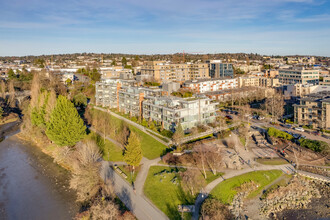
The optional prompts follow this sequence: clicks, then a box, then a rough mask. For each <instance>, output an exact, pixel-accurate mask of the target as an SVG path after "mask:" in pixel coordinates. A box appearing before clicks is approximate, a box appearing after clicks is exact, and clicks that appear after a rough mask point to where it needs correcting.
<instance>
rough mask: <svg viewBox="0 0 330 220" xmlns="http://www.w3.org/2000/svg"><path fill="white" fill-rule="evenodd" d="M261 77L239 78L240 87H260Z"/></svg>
mask: <svg viewBox="0 0 330 220" xmlns="http://www.w3.org/2000/svg"><path fill="white" fill-rule="evenodd" d="M259 78H260V77H239V78H238V87H239V88H241V87H247V86H248V87H249V86H252V87H258V86H259Z"/></svg>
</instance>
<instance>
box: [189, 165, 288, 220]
mask: <svg viewBox="0 0 330 220" xmlns="http://www.w3.org/2000/svg"><path fill="white" fill-rule="evenodd" d="M257 170H282V171H283V172H284V173H286V174H291V173H293V172H294V167H293V166H292V165H290V164H284V165H276V166H274V165H260V166H258V167H248V168H245V169H242V170H232V171H231V172H227V173H225V174H224V175H223V176H221V177H219V178H218V179H216V180H214V181H212V182H211V183H209V184H208V185H207V186H206V187H205V188H204V190H203V191H202V192H200V193H199V195H198V197H197V199H196V201H195V212H194V213H193V218H192V219H194V220H197V219H198V217H199V209H200V207H201V205H202V203H203V202H204V200H205V199H206V198H207V197H208V195H209V194H210V192H211V191H212V189H214V188H215V187H216V186H217V185H218V184H219V183H221V182H222V181H224V180H226V179H229V178H232V177H235V176H239V175H242V174H244V173H249V172H253V171H257Z"/></svg>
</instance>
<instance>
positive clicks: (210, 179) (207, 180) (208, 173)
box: [206, 171, 225, 184]
mask: <svg viewBox="0 0 330 220" xmlns="http://www.w3.org/2000/svg"><path fill="white" fill-rule="evenodd" d="M223 174H225V173H217V174H215V175H213V173H212V172H211V171H206V176H207V178H206V183H207V184H209V183H210V182H212V181H213V180H215V179H218V178H219V177H220V176H222V175H223Z"/></svg>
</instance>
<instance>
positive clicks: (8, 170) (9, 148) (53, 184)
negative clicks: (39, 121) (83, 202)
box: [0, 135, 79, 219]
mask: <svg viewBox="0 0 330 220" xmlns="http://www.w3.org/2000/svg"><path fill="white" fill-rule="evenodd" d="M0 145H1V148H0V151H1V152H2V153H1V155H0V156H1V157H2V159H1V161H0V165H1V167H2V168H1V169H0V170H1V172H2V175H0V177H1V180H0V183H2V184H4V185H3V187H0V191H2V195H3V196H2V197H1V201H0V203H1V204H2V206H0V216H4V219H6V217H8V218H9V219H10V218H16V217H18V216H21V217H22V216H24V215H25V214H27V216H34V217H38V216H39V217H41V216H46V215H47V212H48V211H50V212H51V213H53V216H54V217H55V216H67V217H68V216H71V217H70V218H74V216H75V215H76V213H77V212H78V211H79V205H78V203H76V199H75V198H76V192H75V191H74V190H72V189H70V187H69V179H70V172H69V171H68V170H67V169H64V168H63V167H62V166H59V165H58V164H56V163H54V162H53V158H52V157H50V156H49V155H47V154H45V153H44V152H43V151H41V150H40V148H39V147H36V146H35V145H33V144H30V142H26V141H24V140H22V139H20V138H19V137H18V136H17V135H12V136H10V137H8V138H6V139H5V140H4V141H2V142H1V143H0ZM15 161H16V162H15ZM21 182H26V184H24V185H23V186H21V187H19V188H17V186H18V185H17V184H19V183H21ZM19 185H20V184H19ZM31 198H34V199H32V200H31ZM47 204H48V205H47ZM38 207H39V208H40V210H39V208H38ZM56 207H58V208H60V207H62V208H60V209H59V210H57V211H56ZM29 210H31V213H30V212H29ZM39 212H40V213H39ZM0 218H1V217H0ZM50 219H53V218H50Z"/></svg>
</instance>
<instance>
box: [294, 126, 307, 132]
mask: <svg viewBox="0 0 330 220" xmlns="http://www.w3.org/2000/svg"><path fill="white" fill-rule="evenodd" d="M295 130H297V131H301V132H304V131H305V130H304V129H303V128H301V127H296V128H295Z"/></svg>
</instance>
